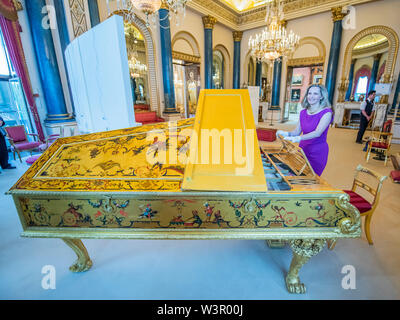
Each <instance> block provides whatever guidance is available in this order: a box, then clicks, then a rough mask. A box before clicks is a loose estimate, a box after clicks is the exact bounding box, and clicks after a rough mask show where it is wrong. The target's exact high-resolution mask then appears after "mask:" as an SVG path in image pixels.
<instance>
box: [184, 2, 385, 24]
mask: <svg viewBox="0 0 400 320" xmlns="http://www.w3.org/2000/svg"><path fill="white" fill-rule="evenodd" d="M268 1H270V0H192V1H190V2H189V4H188V6H189V7H190V8H192V9H193V10H195V11H197V12H199V13H201V14H203V15H211V16H213V17H215V18H217V21H218V23H222V24H224V25H225V26H227V27H228V28H231V29H232V30H238V31H245V30H249V29H253V28H258V27H262V26H264V25H265V22H264V20H265V7H266V6H265V4H266V2H268ZM283 1H284V13H285V19H286V20H292V19H296V18H300V17H305V16H309V15H312V14H317V13H321V12H328V11H329V12H330V11H331V8H333V7H339V6H343V7H344V6H348V5H356V4H360V3H366V2H372V1H379V0H283Z"/></svg>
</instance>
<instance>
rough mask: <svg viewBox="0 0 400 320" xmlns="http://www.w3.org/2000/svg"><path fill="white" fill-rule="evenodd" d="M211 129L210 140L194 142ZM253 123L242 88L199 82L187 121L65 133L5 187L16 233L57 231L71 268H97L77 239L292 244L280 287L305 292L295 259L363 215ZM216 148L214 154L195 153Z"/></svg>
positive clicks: (350, 231) (350, 230)
mask: <svg viewBox="0 0 400 320" xmlns="http://www.w3.org/2000/svg"><path fill="white" fill-rule="evenodd" d="M212 129H215V130H214V133H217V134H220V136H218V135H217V136H216V140H215V141H214V142H213V141H212V140H211V142H213V143H210V144H206V143H204V144H203V141H205V140H201V139H198V140H197V141H196V140H195V139H194V137H196V135H197V138H198V137H199V136H201V134H202V133H203V132H205V131H204V130H206V131H207V130H209V131H208V133H210V132H211V133H212ZM224 129H225V131H223V130H224ZM254 129H255V125H254V119H253V115H252V109H251V106H250V99H249V96H248V92H247V90H203V91H202V92H201V94H200V98H199V106H198V111H197V113H196V118H194V119H193V118H192V119H186V120H181V121H178V122H176V123H172V122H170V123H159V124H155V125H145V126H140V127H135V128H127V129H121V130H115V131H108V132H100V133H93V134H87V135H81V136H73V137H67V138H60V139H58V140H57V141H56V142H55V143H54V144H53V145H51V147H50V148H49V149H48V150H47V151H45V152H44V153H43V155H42V156H41V157H40V158H39V159H38V160H37V161H36V162H35V163H34V164H33V165H32V166H31V167H30V168H29V169H28V170H27V172H26V173H25V174H24V175H23V176H22V177H21V178H20V179H19V180H18V181H17V182H16V183H15V185H14V186H13V187H12V188H11V189H10V191H9V192H8V193H9V194H11V195H12V196H13V199H14V202H15V205H16V208H17V211H18V214H19V217H20V221H21V224H22V227H23V233H22V236H23V237H42V238H61V239H62V240H63V241H64V242H65V243H66V244H67V245H68V246H70V247H71V248H72V249H73V250H74V251H75V253H76V254H77V256H78V259H77V261H76V262H75V263H74V264H73V265H72V266H71V267H70V270H71V271H73V272H82V271H86V270H88V269H90V267H91V266H92V261H91V260H90V257H89V255H88V252H87V250H86V248H85V247H84V245H83V243H82V241H81V239H93V238H95V239H97V238H102V239H265V240H267V242H268V244H270V245H271V246H274V245H275V246H276V245H282V244H284V243H288V244H289V245H290V247H291V249H292V251H293V259H292V262H291V265H290V268H289V272H288V273H287V275H286V278H285V279H286V285H287V289H288V290H289V292H292V293H304V292H305V286H304V284H303V283H301V282H300V279H299V271H300V269H301V267H302V266H303V265H304V264H305V263H306V262H307V261H308V260H309V259H310V258H311V257H312V256H314V255H316V254H317V253H319V252H320V251H321V250H322V249H323V247H324V246H325V244H326V243H327V241H328V242H335V241H336V240H337V239H340V238H355V237H360V233H361V227H360V215H359V212H358V211H357V209H356V208H354V207H353V206H352V205H351V204H350V203H349V197H348V196H347V195H346V194H345V193H344V192H343V191H341V190H338V189H335V188H333V187H331V186H330V185H329V184H328V183H327V182H326V181H324V180H323V179H321V178H320V177H318V176H317V175H315V173H314V172H313V170H312V168H311V166H310V165H309V163H308V161H307V158H306V157H305V156H304V154H303V152H302V150H301V149H300V148H298V147H297V146H296V145H293V144H291V143H290V142H285V141H280V143H278V145H277V144H275V145H274V146H271V147H264V148H260V147H259V145H258V141H257V138H256V134H255V131H254ZM252 132H253V133H252ZM247 133H252V134H248V135H247ZM221 136H223V139H222V138H221ZM210 137H211V136H209V138H210ZM202 138H203V137H202ZM209 138H207V139H209ZM211 138H212V137H211ZM211 138H210V139H211ZM219 138H221V139H220V140H219ZM236 138H237V139H238V140H237V141H239V143H238V142H237V141H236V140H235V139H236ZM207 139H206V140H207ZM229 139H231V141H234V144H233V147H231V149H229V143H228V145H226V144H225V143H226V142H229ZM241 139H242V140H241ZM200 140H201V143H199V141H200ZM209 141H210V140H208V142H209ZM217 141H220V142H222V141H224V143H219V144H218V143H216V142H217ZM235 141H236V142H235ZM240 141H241V142H240ZM227 146H228V149H223V148H226V147H227ZM213 148H214V149H213ZM218 150H219V151H221V152H220V153H218V152H217V154H218V156H220V159H219V162H218V161H217V160H218V159H214V158H212V157H211V156H210V157H209V158H208V160H207V159H200V160H207V161H208V162H207V161H203V162H202V161H200V160H199V158H203V155H204V154H207V153H208V151H218ZM227 150H228V151H227ZM191 152H192V153H191ZM213 154H215V153H213ZM229 154H230V156H231V158H232V157H233V159H229V157H227V158H225V156H226V155H229ZM204 158H206V157H204ZM221 158H223V161H221ZM243 159H244V160H246V159H247V160H249V159H251V161H252V163H249V162H248V161H247V162H246V161H241V162H240V161H239V160H243ZM214 160H215V161H214ZM229 160H230V161H229ZM236 160H238V161H236ZM235 161H236V162H235Z"/></svg>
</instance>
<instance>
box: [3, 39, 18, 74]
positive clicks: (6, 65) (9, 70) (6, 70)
mask: <svg viewBox="0 0 400 320" xmlns="http://www.w3.org/2000/svg"><path fill="white" fill-rule="evenodd" d="M14 73H15V72H14V70H13V67H12V65H11V62H10V58H9V57H8V52H7V49H6V45H5V42H4V38H3V33H2V32H0V77H2V78H10V77H11V76H13V75H14Z"/></svg>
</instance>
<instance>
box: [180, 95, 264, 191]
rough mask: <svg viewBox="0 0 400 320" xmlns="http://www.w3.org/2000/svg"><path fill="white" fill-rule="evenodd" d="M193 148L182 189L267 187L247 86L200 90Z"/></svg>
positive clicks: (259, 188) (254, 189) (235, 189)
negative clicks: (242, 87)
mask: <svg viewBox="0 0 400 320" xmlns="http://www.w3.org/2000/svg"><path fill="white" fill-rule="evenodd" d="M222 137H224V138H222ZM190 148H191V150H190V156H189V161H188V163H187V164H186V168H185V173H184V179H183V183H182V190H202V191H253V192H254V191H255V192H257V191H259V192H265V191H267V185H266V181H265V176H264V170H263V165H262V161H261V154H260V151H259V145H258V140H257V134H256V126H255V123H254V117H253V110H252V107H251V102H250V96H249V92H248V90H246V89H236V90H235V89H232V90H212V89H206V90H201V92H200V96H199V101H198V105H197V110H196V117H195V123H194V130H193V133H192V136H191V140H190Z"/></svg>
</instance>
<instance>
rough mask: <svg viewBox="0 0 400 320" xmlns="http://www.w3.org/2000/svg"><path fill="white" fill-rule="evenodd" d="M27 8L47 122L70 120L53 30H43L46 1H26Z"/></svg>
mask: <svg viewBox="0 0 400 320" xmlns="http://www.w3.org/2000/svg"><path fill="white" fill-rule="evenodd" d="M25 6H26V11H27V14H28V19H29V24H30V29H31V33H32V40H33V46H34V49H35V54H36V60H37V63H38V66H39V75H40V80H41V84H42V89H43V94H44V99H45V101H46V106H47V118H46V120H45V121H47V122H58V121H65V120H69V119H71V116H70V115H69V114H68V112H67V107H66V105H65V99H64V93H63V90H62V84H61V78H60V73H59V70H58V65H57V57H56V52H55V49H54V43H53V37H52V35H51V29H50V28H43V26H42V20H43V18H44V17H45V15H46V14H47V13H45V14H43V13H42V8H43V7H45V6H46V1H45V0H32V1H26V2H25Z"/></svg>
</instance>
